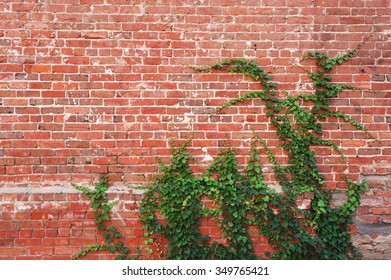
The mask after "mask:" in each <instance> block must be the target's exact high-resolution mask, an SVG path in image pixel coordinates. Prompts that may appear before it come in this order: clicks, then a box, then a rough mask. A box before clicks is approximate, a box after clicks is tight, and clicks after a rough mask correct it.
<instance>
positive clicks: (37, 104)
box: [0, 0, 391, 259]
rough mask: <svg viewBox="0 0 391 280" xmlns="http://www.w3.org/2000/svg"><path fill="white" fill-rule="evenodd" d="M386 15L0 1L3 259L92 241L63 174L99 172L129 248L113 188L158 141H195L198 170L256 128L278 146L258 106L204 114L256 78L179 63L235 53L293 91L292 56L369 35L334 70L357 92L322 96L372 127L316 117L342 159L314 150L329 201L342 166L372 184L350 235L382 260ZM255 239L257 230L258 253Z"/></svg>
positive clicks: (389, 240)
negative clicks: (362, 128) (359, 128)
mask: <svg viewBox="0 0 391 280" xmlns="http://www.w3.org/2000/svg"><path fill="white" fill-rule="evenodd" d="M390 14H391V8H390V1H388V0H366V1H364V0H354V1H353V0H292V1H290V0H67V1H62V0H26V1H21V0H7V1H2V2H1V3H0V46H1V48H0V258H4V259H27V258H38V259H48V258H60V259H64V258H65V259H67V258H69V256H70V255H72V254H74V253H76V252H78V250H79V249H80V248H81V247H82V246H85V245H91V244H94V243H95V241H96V238H97V236H98V234H97V232H96V230H95V226H94V225H93V216H92V215H91V212H90V211H89V204H88V201H87V199H86V197H84V196H82V195H81V194H80V193H78V192H76V191H75V190H74V189H73V188H72V187H71V186H70V182H74V183H79V184H85V185H89V184H92V183H93V182H96V181H97V180H98V178H99V176H100V175H101V174H106V173H108V174H110V177H111V179H112V181H113V182H114V186H113V188H112V194H111V195H112V197H113V198H119V199H124V201H123V202H121V203H120V204H119V205H117V206H116V208H115V209H114V210H115V211H114V217H115V223H116V225H117V226H119V227H121V229H122V230H123V233H124V234H125V235H127V236H129V238H128V240H127V242H128V244H129V245H131V246H133V247H134V246H135V245H138V244H141V243H142V236H143V233H142V228H141V227H142V225H141V224H140V222H138V221H137V205H138V202H139V201H140V194H139V193H134V192H132V191H128V190H126V189H124V187H125V186H126V185H140V184H145V183H147V182H149V181H150V180H151V178H152V174H154V173H155V172H157V171H158V165H157V161H156V156H159V157H160V158H162V159H163V160H166V159H167V157H168V155H169V147H170V139H192V140H191V145H190V149H191V151H192V153H193V154H194V155H195V156H196V158H197V160H198V161H199V162H200V163H202V164H205V165H206V164H208V163H210V162H211V159H212V158H213V157H214V156H216V154H217V152H218V151H219V149H220V148H221V147H224V146H226V145H227V144H229V145H232V146H235V147H237V152H238V154H239V161H240V162H241V163H245V162H246V155H247V152H248V146H249V140H250V139H251V137H252V135H253V131H257V132H258V133H259V134H260V136H261V137H262V138H263V139H265V140H266V141H267V142H268V144H269V145H271V146H273V145H275V143H276V139H277V137H276V135H275V133H274V131H273V129H272V127H271V126H270V124H269V120H268V118H266V117H265V111H264V106H263V104H262V103H257V102H254V104H249V103H247V104H245V105H241V106H235V107H233V108H230V109H227V110H225V111H224V112H223V113H221V114H219V115H213V116H212V117H211V114H213V113H214V112H215V109H216V108H217V107H218V106H220V105H222V104H223V103H224V102H226V101H227V100H228V99H229V98H234V97H238V96H240V95H241V94H243V93H244V92H246V91H247V90H249V89H254V88H257V86H256V85H254V84H253V83H251V81H249V80H248V79H243V77H241V76H234V75H229V74H226V73H225V74H223V73H213V74H199V73H195V72H194V71H193V70H192V69H191V66H196V65H198V66H205V65H209V64H212V63H215V62H218V61H220V60H222V59H227V58H242V57H245V58H247V59H253V60H256V61H257V62H258V63H259V64H260V65H262V66H264V68H265V70H267V71H268V72H270V73H271V75H272V76H273V78H274V79H275V80H276V82H277V84H278V89H279V90H280V91H281V92H282V91H283V90H287V91H290V92H292V93H295V92H299V91H300V92H303V91H308V90H310V87H309V85H310V84H309V81H308V79H307V77H306V74H305V72H304V71H303V70H302V66H304V67H311V65H306V64H307V63H303V62H300V58H301V57H302V55H303V54H305V53H306V52H307V51H310V50H321V51H325V52H327V53H328V54H329V55H331V56H332V55H335V54H338V53H340V52H342V51H345V50H347V49H349V48H355V47H357V45H358V44H359V42H360V41H362V40H363V38H364V37H367V36H368V37H369V38H368V40H367V41H366V43H365V44H364V45H363V47H362V49H361V50H360V51H359V53H358V56H357V57H356V58H354V59H352V60H351V61H350V62H349V63H348V64H345V65H343V66H341V67H339V68H338V69H337V70H335V71H334V72H333V74H334V77H335V81H337V82H347V83H351V84H353V85H355V86H357V87H361V88H363V89H365V91H354V92H346V93H342V94H340V96H339V98H338V99H334V100H332V105H333V106H334V107H336V108H338V109H339V110H341V111H343V112H345V113H346V114H348V115H349V116H350V117H352V118H353V119H355V120H357V121H359V122H361V123H363V124H364V126H365V127H366V128H367V129H368V131H369V133H370V136H368V135H366V134H365V133H363V132H359V131H357V130H355V129H354V128H353V127H351V126H350V125H348V124H346V123H343V122H339V120H337V119H333V120H329V123H326V124H325V128H326V133H325V137H326V138H328V139H331V140H332V141H333V142H335V143H336V144H338V145H339V146H340V147H341V149H342V150H343V152H344V153H345V155H346V156H347V157H346V160H345V161H342V160H341V159H340V157H339V155H338V154H337V153H336V152H334V151H332V150H331V149H328V148H323V149H318V150H317V152H318V155H319V156H318V160H319V165H320V167H321V169H322V171H323V172H324V173H325V176H326V178H327V181H328V185H329V186H330V188H333V189H335V194H336V197H337V198H338V197H340V196H339V190H342V189H344V187H346V186H345V185H344V183H343V180H342V178H341V175H340V174H341V172H342V173H346V174H349V176H350V177H351V178H352V179H354V180H357V181H358V180H362V179H367V180H368V181H369V182H370V183H371V188H370V189H368V191H367V192H366V194H365V197H364V198H363V200H362V204H361V207H360V209H359V211H358V213H357V217H356V228H357V232H356V233H355V234H354V238H355V243H356V244H357V245H358V246H359V248H360V250H361V251H362V252H363V253H364V257H365V258H391V249H390V245H391V225H390V223H391V180H390V176H391V175H390V174H391V173H390V166H391V145H390V144H391V140H390V139H391V133H390V123H391V116H390V113H391V107H390V105H391V103H390V98H391V91H390V88H391V71H390V65H391V63H390V62H391V20H390ZM276 151H277V150H276ZM277 152H278V151H277ZM280 158H283V155H282V154H280ZM265 168H268V171H267V170H266V169H265V170H266V175H268V176H269V177H267V178H269V179H270V182H271V183H273V176H272V173H271V168H270V166H269V167H268V165H267V164H266V165H265ZM198 171H202V168H201V169H200V170H198ZM268 172H270V173H268ZM341 199H342V198H341ZM213 229H214V225H213V224H210V225H208V224H206V225H205V231H206V232H209V233H211V234H213V232H216V231H214V230H213ZM263 243H264V240H262V238H260V239H259V238H258V239H257V240H256V248H257V251H258V252H259V253H260V254H262V252H263V251H264V249H265V245H264V244H263ZM93 257H96V258H105V257H107V256H105V255H94V256H93Z"/></svg>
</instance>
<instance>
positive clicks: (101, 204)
mask: <svg viewBox="0 0 391 280" xmlns="http://www.w3.org/2000/svg"><path fill="white" fill-rule="evenodd" d="M73 187H74V188H76V189H77V190H79V191H81V192H83V193H84V194H85V195H87V196H88V198H89V199H90V200H91V203H92V205H91V208H92V209H95V211H94V216H95V224H96V225H97V226H98V230H99V231H101V232H102V237H103V238H104V239H105V244H99V245H91V246H88V247H87V248H85V249H83V250H82V251H80V252H79V253H77V254H76V255H75V256H74V257H73V259H78V258H80V257H84V256H85V255H87V254H88V253H89V252H93V251H108V252H110V253H113V254H114V253H116V254H117V256H116V257H115V259H116V260H129V259H133V258H131V257H130V256H129V253H130V249H129V248H128V247H127V246H125V245H124V243H123V241H121V238H122V234H121V233H120V232H119V231H118V230H117V228H116V227H115V226H108V225H107V224H108V223H109V221H110V212H111V209H112V207H113V206H114V205H115V203H114V202H109V200H108V199H107V190H108V188H109V182H108V178H107V177H102V178H101V180H100V181H99V182H98V183H97V184H96V185H95V188H94V189H93V190H91V189H90V188H87V187H84V186H77V185H73Z"/></svg>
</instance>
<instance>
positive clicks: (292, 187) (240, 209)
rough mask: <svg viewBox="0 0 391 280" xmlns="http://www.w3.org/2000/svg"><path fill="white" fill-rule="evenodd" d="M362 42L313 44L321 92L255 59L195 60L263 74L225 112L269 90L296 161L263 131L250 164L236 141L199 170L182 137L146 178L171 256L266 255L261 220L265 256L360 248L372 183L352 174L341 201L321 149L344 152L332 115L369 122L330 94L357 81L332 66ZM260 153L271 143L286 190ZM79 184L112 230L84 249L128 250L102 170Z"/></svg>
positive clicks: (152, 236) (155, 220)
mask: <svg viewBox="0 0 391 280" xmlns="http://www.w3.org/2000/svg"><path fill="white" fill-rule="evenodd" d="M356 52H357V50H351V51H349V52H347V53H345V54H342V55H338V56H336V57H334V58H330V57H328V56H327V55H326V54H324V53H320V52H309V53H308V55H307V56H306V57H305V59H313V60H315V62H316V64H317V66H318V67H317V69H316V71H315V72H313V71H310V70H308V71H306V72H307V74H308V77H309V78H310V79H311V81H312V84H313V88H314V90H313V92H312V93H311V94H299V95H296V96H290V95H286V96H285V97H284V98H281V97H279V96H278V94H277V84H276V83H275V82H273V79H272V76H271V75H270V74H269V73H266V72H265V70H264V69H263V68H262V67H261V66H259V65H258V64H257V63H256V62H255V61H247V60H246V59H231V60H225V61H223V62H219V63H216V64H215V65H212V66H210V67H204V68H194V69H195V70H196V71H198V72H206V73H208V72H211V71H224V72H228V73H233V74H242V75H244V76H248V77H251V78H252V79H253V80H254V81H255V82H258V83H260V85H261V90H256V91H252V92H249V93H246V94H245V95H243V96H241V97H239V98H235V99H232V100H230V101H228V102H227V103H225V104H224V105H223V106H222V107H221V108H219V110H218V112H221V111H222V110H224V109H225V108H229V107H232V106H235V105H237V104H238V103H243V102H245V101H247V100H252V99H260V100H262V101H263V105H264V106H265V107H266V109H267V112H266V116H267V117H268V118H269V119H270V123H271V124H272V125H273V126H274V127H275V131H276V136H277V137H278V138H279V140H280V144H279V145H278V148H280V149H283V150H284V151H285V154H286V155H287V157H288V162H287V164H283V163H281V162H279V160H278V158H277V157H276V155H275V154H274V153H273V152H272V151H273V150H272V148H271V147H269V146H268V145H267V142H266V141H264V140H263V139H262V138H261V136H260V135H257V134H256V133H255V135H254V138H253V141H252V145H251V149H250V154H249V160H248V163H247V166H246V167H245V168H244V170H243V168H240V167H239V164H238V162H237V159H236V155H235V150H234V149H232V148H227V149H223V150H222V151H221V152H220V154H219V155H218V157H217V158H216V159H215V160H214V162H213V163H212V164H211V165H210V166H209V167H208V168H207V169H206V171H205V172H204V173H203V174H193V172H192V171H191V162H192V156H191V154H190V153H189V152H188V150H187V146H188V144H189V143H188V142H186V143H185V144H184V145H180V146H176V147H173V148H172V151H171V152H172V155H171V160H170V163H169V164H163V163H161V170H162V174H161V175H160V176H157V177H156V179H155V180H154V182H153V183H152V184H151V185H150V186H147V187H146V192H145V194H144V196H143V199H142V204H141V209H140V219H141V220H142V221H143V222H144V230H145V238H146V241H145V242H146V244H147V245H148V244H151V245H152V244H154V242H156V240H158V239H159V240H160V238H161V237H164V238H165V239H166V240H167V242H168V248H167V258H169V259H256V258H259V256H258V255H257V254H256V253H255V250H254V247H253V241H252V239H251V236H250V231H249V227H250V226H253V227H255V228H256V229H257V230H258V234H259V235H262V236H264V237H265V238H266V239H267V240H268V243H269V245H270V246H271V248H272V250H270V252H267V254H266V256H267V257H268V258H271V259H357V258H360V256H361V255H360V253H359V252H358V250H357V248H356V247H355V246H354V245H353V243H352V240H351V235H350V225H351V223H352V216H353V215H354V213H355V211H356V210H357V208H358V206H359V203H360V197H361V195H362V193H363V192H364V191H365V189H366V188H367V187H368V185H367V183H366V182H353V181H352V180H351V179H349V178H348V176H346V181H347V184H348V189H347V190H346V201H345V202H344V203H343V205H342V206H339V207H334V206H333V205H332V191H331V190H330V189H329V188H327V184H326V181H325V176H324V175H323V174H322V173H321V171H320V169H319V167H318V164H317V162H316V152H315V149H314V147H317V146H328V147H330V148H332V149H335V150H336V151H337V152H338V153H339V154H340V155H341V157H343V154H342V151H341V149H340V148H339V147H338V146H337V145H336V144H335V143H333V142H332V141H330V140H327V139H325V138H324V137H323V135H324V129H323V122H322V121H323V120H325V119H326V118H331V117H335V118H340V119H342V120H343V121H345V122H347V123H349V124H351V125H352V126H354V127H355V128H356V129H358V130H361V131H365V132H366V129H365V128H364V127H363V126H362V125H361V124H360V123H358V122H356V121H355V120H353V119H351V118H350V117H349V116H347V115H346V114H344V113H343V112H340V111H336V110H333V109H332V108H331V107H330V99H331V98H338V95H339V93H341V92H342V91H346V90H356V88H355V87H353V86H350V85H347V84H340V83H333V82H332V80H333V79H332V74H331V70H332V69H334V68H335V67H336V66H338V65H340V64H342V63H345V62H346V61H348V60H349V59H350V58H352V57H353V56H355V54H356ZM304 103H305V104H306V106H303V104H304ZM308 104H310V105H308ZM260 153H265V154H266V155H267V158H268V162H267V163H268V164H272V166H273V172H274V174H275V178H276V182H275V183H276V184H278V185H279V186H280V188H281V190H282V191H281V192H277V191H276V190H275V188H273V186H270V185H268V184H267V182H266V180H265V179H264V174H263V171H262V164H263V163H264V162H261V156H260ZM193 164H194V163H193ZM75 187H76V188H77V189H79V190H80V191H82V192H83V193H84V194H86V195H87V196H88V197H89V198H90V200H91V202H92V208H93V209H95V216H96V220H95V223H96V224H97V226H98V229H99V230H100V231H101V232H102V236H103V237H104V238H105V244H101V245H95V246H90V247H87V248H86V249H84V250H83V251H81V252H80V253H79V254H77V256H76V258H78V257H81V256H84V255H86V254H87V253H89V252H90V251H97V250H108V251H109V252H111V253H117V259H129V258H130V257H129V249H128V248H127V247H126V246H125V245H124V244H123V242H122V241H120V239H121V238H122V235H121V234H120V233H119V232H118V231H117V229H116V228H115V227H113V226H111V227H108V225H107V223H108V222H109V219H110V210H111V208H112V206H113V204H112V203H109V202H108V199H107V196H106V191H107V188H108V181H107V179H104V178H103V179H102V180H101V182H99V183H98V184H97V185H96V186H95V190H90V189H89V188H85V187H81V186H75ZM303 197H307V198H311V203H310V205H309V207H308V208H306V209H302V207H298V203H299V202H300V201H299V200H300V199H301V198H303ZM206 198H208V199H210V200H211V201H213V203H214V207H212V208H208V207H206V206H205V203H204V201H205V199H206ZM205 219H214V220H216V221H217V223H218V225H219V227H220V229H221V233H222V236H221V240H220V241H212V238H211V237H210V236H209V235H207V234H205V233H203V231H202V230H201V229H202V221H203V220H205ZM150 250H151V249H150Z"/></svg>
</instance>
